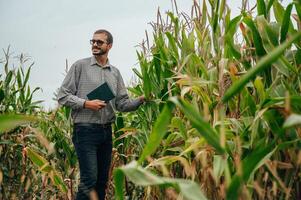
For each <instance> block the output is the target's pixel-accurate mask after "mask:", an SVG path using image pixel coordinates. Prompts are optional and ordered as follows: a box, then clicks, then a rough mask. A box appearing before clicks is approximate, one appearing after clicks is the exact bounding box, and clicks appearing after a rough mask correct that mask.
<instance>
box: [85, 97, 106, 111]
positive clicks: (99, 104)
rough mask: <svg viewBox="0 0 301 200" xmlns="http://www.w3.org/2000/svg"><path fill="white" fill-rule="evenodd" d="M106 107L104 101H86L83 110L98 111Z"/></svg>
mask: <svg viewBox="0 0 301 200" xmlns="http://www.w3.org/2000/svg"><path fill="white" fill-rule="evenodd" d="M106 105H107V104H106V103H105V102H104V101H101V100H98V99H95V100H91V101H89V100H87V101H85V106H84V108H88V109H91V110H95V111H98V110H100V109H102V108H103V107H105V106H106Z"/></svg>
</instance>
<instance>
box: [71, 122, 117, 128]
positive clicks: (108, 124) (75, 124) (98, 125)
mask: <svg viewBox="0 0 301 200" xmlns="http://www.w3.org/2000/svg"><path fill="white" fill-rule="evenodd" d="M74 126H81V127H95V128H109V127H112V123H106V124H97V123H74Z"/></svg>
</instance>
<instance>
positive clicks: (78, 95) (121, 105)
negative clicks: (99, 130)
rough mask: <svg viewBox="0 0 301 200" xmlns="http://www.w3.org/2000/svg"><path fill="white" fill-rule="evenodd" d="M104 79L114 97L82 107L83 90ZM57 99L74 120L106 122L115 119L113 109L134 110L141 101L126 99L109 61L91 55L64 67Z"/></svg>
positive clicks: (122, 84)
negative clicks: (96, 106) (99, 106)
mask: <svg viewBox="0 0 301 200" xmlns="http://www.w3.org/2000/svg"><path fill="white" fill-rule="evenodd" d="M104 82H107V83H108V85H109V86H110V88H111V90H112V92H113V93H114V95H115V98H114V99H112V100H111V101H109V102H108V103H107V105H106V106H105V107H104V108H102V109H100V110H98V111H94V110H91V109H87V108H83V106H84V102H85V100H87V99H88V98H87V94H88V93H89V92H91V91H92V90H94V89H95V88H97V87H98V86H99V85H101V84H103V83H104ZM58 102H59V104H61V105H64V106H69V107H71V109H72V112H71V116H72V119H73V122H74V123H97V124H107V123H113V122H114V121H115V111H116V110H117V111H121V112H128V111H134V110H136V109H137V108H138V107H139V106H140V105H141V104H142V102H141V101H140V100H139V99H138V98H137V99H130V98H129V96H128V94H127V90H126V87H125V85H124V81H123V79H122V77H121V74H120V72H119V70H118V69H117V68H116V67H114V66H112V65H111V64H110V63H109V62H108V63H107V64H106V65H105V66H101V65H100V64H98V63H97V61H96V58H95V57H94V56H92V57H89V58H84V59H81V60H78V61H77V62H75V63H74V64H73V65H72V66H71V68H70V70H69V71H68V73H67V75H66V77H65V79H64V81H63V83H62V86H61V87H60V89H59V92H58Z"/></svg>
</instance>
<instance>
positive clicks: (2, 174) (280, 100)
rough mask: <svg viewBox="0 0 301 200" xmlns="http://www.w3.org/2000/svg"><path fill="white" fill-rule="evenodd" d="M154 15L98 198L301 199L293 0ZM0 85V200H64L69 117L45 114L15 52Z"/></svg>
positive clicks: (300, 54) (211, 2)
mask: <svg viewBox="0 0 301 200" xmlns="http://www.w3.org/2000/svg"><path fill="white" fill-rule="evenodd" d="M172 4H173V8H174V10H173V12H167V13H164V14H162V13H161V12H160V11H158V13H157V19H156V20H155V21H154V22H152V23H151V26H152V33H151V34H150V33H148V32H146V36H145V40H144V41H143V42H142V43H141V45H140V47H141V48H140V50H138V51H137V59H138V61H139V67H140V69H134V73H135V74H136V76H137V80H136V82H135V83H134V84H133V85H132V86H131V87H130V88H129V91H130V94H131V95H132V96H141V95H145V97H146V99H147V102H146V103H145V104H144V105H143V106H141V107H140V108H139V110H137V111H136V112H134V113H125V114H124V113H123V114H121V113H118V114H117V119H116V122H115V124H114V139H113V142H114V149H113V155H112V156H113V160H112V166H111V171H110V177H111V180H110V182H109V185H108V189H107V199H118V200H122V199H130V200H140V199H145V200H161V199H170V200H172V199H179V200H181V199H185V200H200V199H201V200H205V199H228V200H235V199H301V171H300V166H301V151H300V147H301V140H300V138H301V129H300V125H301V104H300V102H301V95H300V93H301V73H300V72H301V31H300V30H301V1H300V0H292V1H289V2H288V3H287V4H285V5H286V6H284V5H283V3H282V2H281V1H279V0H257V1H256V4H255V5H252V6H253V7H250V6H249V4H250V3H249V2H248V0H242V1H241V11H240V14H239V15H238V16H235V17H231V9H230V8H229V7H228V6H227V1H226V0H202V1H193V2H192V7H191V12H190V13H183V12H179V9H178V7H177V4H176V2H175V1H174V2H172ZM10 59H11V58H10V53H9V49H8V50H6V51H4V59H3V62H2V65H3V68H4V70H3V71H4V72H3V74H1V80H0V112H1V115H0V138H1V140H0V160H1V163H0V199H69V200H71V199H73V198H74V193H75V191H76V188H77V185H78V182H79V170H78V165H77V160H76V159H77V158H76V155H75V152H74V148H73V145H72V142H71V136H72V132H71V130H72V123H71V119H70V109H69V108H67V107H58V108H57V109H56V110H53V111H49V112H47V111H45V110H43V108H42V107H41V106H39V103H40V102H39V101H33V100H32V97H33V95H34V93H35V92H36V91H37V90H39V89H40V88H35V89H33V90H32V89H31V88H30V86H29V85H28V79H29V77H30V70H31V67H32V65H31V64H29V63H28V60H27V59H26V57H24V55H21V56H20V57H19V62H20V65H19V66H18V67H17V68H14V69H10V67H9V60H10Z"/></svg>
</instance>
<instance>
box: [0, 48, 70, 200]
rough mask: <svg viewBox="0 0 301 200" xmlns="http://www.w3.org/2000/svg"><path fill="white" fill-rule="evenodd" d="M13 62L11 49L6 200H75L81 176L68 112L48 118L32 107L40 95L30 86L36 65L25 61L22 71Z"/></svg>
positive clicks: (0, 168)
mask: <svg viewBox="0 0 301 200" xmlns="http://www.w3.org/2000/svg"><path fill="white" fill-rule="evenodd" d="M10 56H11V54H10V53H9V49H8V50H7V51H6V52H5V61H4V63H3V64H4V72H3V74H1V80H0V97H1V98H0V106H1V115H0V138H1V141H0V159H1V164H0V177H1V178H0V188H1V189H0V199H33V198H35V199H50V198H52V199H56V198H62V197H64V198H65V199H71V198H72V187H73V186H72V180H70V179H71V178H72V179H75V178H74V177H73V176H74V173H75V172H76V170H75V166H74V165H75V164H74V163H75V160H74V159H75V156H74V150H72V149H71V148H70V146H71V145H70V142H69V141H70V140H68V139H69V138H66V136H65V134H66V132H67V133H68V132H70V131H69V130H70V123H69V118H68V117H67V115H68V114H67V113H68V111H67V110H66V109H64V108H61V109H59V110H57V111H52V112H50V113H47V112H45V111H43V110H42V109H41V107H40V105H39V103H40V102H41V101H32V98H33V95H34V93H35V92H36V91H37V90H39V88H35V89H34V90H31V88H30V86H29V85H28V80H29V78H30V69H31V67H32V66H33V64H30V65H29V67H27V62H28V59H27V58H25V57H24V56H23V55H21V56H19V61H20V62H19V66H18V67H17V68H13V69H11V68H10V67H9V65H11V63H9V61H10V59H9V58H10ZM2 76H3V77H2ZM58 123H61V124H58ZM57 126H60V128H58V127H57ZM60 172H63V173H60ZM62 177H65V178H66V182H64V179H63V178H62Z"/></svg>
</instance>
